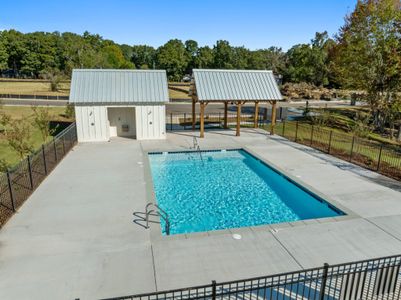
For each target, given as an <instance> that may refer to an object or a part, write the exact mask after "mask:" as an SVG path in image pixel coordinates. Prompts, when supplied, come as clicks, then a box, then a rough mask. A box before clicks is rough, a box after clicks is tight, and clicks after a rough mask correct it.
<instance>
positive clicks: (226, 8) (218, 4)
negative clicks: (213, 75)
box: [0, 0, 357, 50]
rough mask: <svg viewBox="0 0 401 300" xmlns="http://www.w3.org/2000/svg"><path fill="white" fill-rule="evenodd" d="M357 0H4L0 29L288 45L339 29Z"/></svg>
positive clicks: (151, 41)
mask: <svg viewBox="0 0 401 300" xmlns="http://www.w3.org/2000/svg"><path fill="white" fill-rule="evenodd" d="M356 1H357V0H186V1H184V0H152V1H151V0H141V1H140V0H107V1H105V0H97V1H93V0H48V1H43V0H35V1H32V0H0V30H4V29H16V30H19V31H21V32H24V33H26V32H32V31H50V32H53V31H59V32H64V31H70V32H75V33H79V34H82V33H83V32H84V31H89V32H91V33H97V34H100V35H101V36H102V37H104V38H105V39H111V40H113V41H115V42H117V43H119V44H123V43H124V44H129V45H137V44H147V45H151V46H154V47H158V46H160V45H162V44H164V43H165V42H167V41H168V40H170V39H173V38H178V39H181V40H183V41H185V40H188V39H193V40H196V41H197V42H198V43H199V45H201V46H204V45H209V46H212V45H213V44H215V42H216V41H217V40H221V39H223V40H228V41H229V42H230V44H231V45H234V46H245V47H247V48H250V49H252V50H254V49H261V48H267V47H270V46H278V47H282V48H283V49H284V50H287V49H289V48H290V47H292V46H293V45H295V44H300V43H308V42H310V40H311V39H312V38H313V37H314V35H315V32H317V31H319V32H321V31H325V30H327V32H328V33H329V35H330V36H332V35H334V34H335V33H336V32H337V31H338V29H339V28H340V27H341V26H342V25H343V24H344V17H345V15H346V14H348V13H350V12H352V11H353V9H354V7H355V4H356Z"/></svg>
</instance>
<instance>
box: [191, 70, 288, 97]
mask: <svg viewBox="0 0 401 300" xmlns="http://www.w3.org/2000/svg"><path fill="white" fill-rule="evenodd" d="M193 76H194V83H195V87H196V93H197V97H198V100H199V101H224V100H226V101H235V100H251V101H252V100H253V101H264V100H265V101H266V100H283V97H282V96H281V93H280V90H279V87H278V85H277V82H276V80H275V78H274V75H273V72H272V71H262V70H205V69H194V70H193Z"/></svg>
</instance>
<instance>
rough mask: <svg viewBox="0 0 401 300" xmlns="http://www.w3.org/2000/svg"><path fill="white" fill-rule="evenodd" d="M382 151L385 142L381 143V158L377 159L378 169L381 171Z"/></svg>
mask: <svg viewBox="0 0 401 300" xmlns="http://www.w3.org/2000/svg"><path fill="white" fill-rule="evenodd" d="M382 151H383V144H381V145H380V151H379V158H378V160H377V170H376V171H377V172H379V170H380V164H381V161H382Z"/></svg>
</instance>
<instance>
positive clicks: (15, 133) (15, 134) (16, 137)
mask: <svg viewBox="0 0 401 300" xmlns="http://www.w3.org/2000/svg"><path fill="white" fill-rule="evenodd" d="M0 122H1V125H2V126H3V132H2V135H3V136H4V138H5V140H6V141H7V143H8V145H9V146H10V147H11V148H12V149H13V150H14V151H15V152H17V153H18V156H19V158H20V159H23V158H24V157H25V156H26V155H28V154H29V153H31V152H32V151H33V143H32V140H31V135H32V130H31V129H32V127H31V124H30V123H29V122H28V121H27V120H25V119H21V120H16V119H12V118H10V117H9V116H7V115H5V114H3V116H2V118H1V120H0Z"/></svg>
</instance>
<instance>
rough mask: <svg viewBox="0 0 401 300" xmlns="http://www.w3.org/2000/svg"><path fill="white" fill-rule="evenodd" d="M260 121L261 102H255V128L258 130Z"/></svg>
mask: <svg viewBox="0 0 401 300" xmlns="http://www.w3.org/2000/svg"><path fill="white" fill-rule="evenodd" d="M258 121H259V102H258V101H255V116H254V124H253V127H254V128H258Z"/></svg>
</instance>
